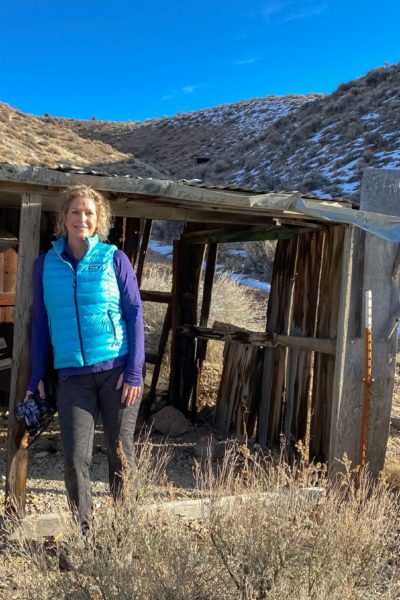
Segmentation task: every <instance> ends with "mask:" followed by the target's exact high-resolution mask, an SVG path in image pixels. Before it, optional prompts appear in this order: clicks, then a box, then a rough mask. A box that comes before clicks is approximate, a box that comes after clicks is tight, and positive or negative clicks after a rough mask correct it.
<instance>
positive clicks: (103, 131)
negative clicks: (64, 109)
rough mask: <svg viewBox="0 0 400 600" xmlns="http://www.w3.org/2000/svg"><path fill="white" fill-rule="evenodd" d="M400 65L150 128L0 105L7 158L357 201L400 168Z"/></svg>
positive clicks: (0, 153) (0, 143)
mask: <svg viewBox="0 0 400 600" xmlns="http://www.w3.org/2000/svg"><path fill="white" fill-rule="evenodd" d="M399 92H400V63H399V64H397V65H391V66H384V67H380V68H377V69H374V70H372V71H370V72H369V73H367V74H366V75H364V76H363V77H360V78H358V79H356V80H354V81H351V82H348V83H343V84H342V85H340V86H339V88H338V89H337V90H336V91H335V92H333V93H332V94H329V95H322V94H310V95H305V96H299V95H297V96H296V95H287V96H281V97H277V96H270V97H266V98H257V99H251V100H244V101H241V102H236V103H233V104H225V105H222V106H217V107H214V108H208V109H205V110H199V111H195V112H191V113H179V114H177V115H175V116H173V117H164V118H160V119H148V120H146V121H143V122H139V121H128V122H112V121H96V120H90V121H80V120H74V119H62V118H54V117H50V116H44V117H34V116H32V115H26V114H24V113H22V112H20V111H18V110H15V109H12V108H10V107H8V106H7V105H5V104H0V160H3V161H8V162H17V163H19V162H23V163H28V164H44V165H50V166H55V165H57V164H58V163H60V162H64V163H68V164H74V165H78V166H86V167H88V168H97V169H103V170H105V171H107V172H110V173H116V174H132V175H140V176H150V177H151V176H153V177H163V176H164V177H172V178H174V179H182V178H186V179H193V178H196V179H201V180H203V181H206V182H208V183H216V184H235V185H238V186H244V187H250V188H253V189H257V190H272V189H284V190H294V189H297V190H300V191H302V192H306V193H307V192H311V193H314V194H317V195H320V196H324V195H325V196H327V197H329V196H337V195H339V196H348V197H353V198H354V199H357V195H358V191H359V185H360V179H361V173H362V171H363V169H364V168H365V167H367V166H374V167H386V168H400V93H399Z"/></svg>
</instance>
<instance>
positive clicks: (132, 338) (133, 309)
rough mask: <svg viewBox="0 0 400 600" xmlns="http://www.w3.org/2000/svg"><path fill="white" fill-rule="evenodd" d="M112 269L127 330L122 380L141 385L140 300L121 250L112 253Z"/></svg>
mask: <svg viewBox="0 0 400 600" xmlns="http://www.w3.org/2000/svg"><path fill="white" fill-rule="evenodd" d="M114 270H115V274H116V276H117V281H118V287H119V292H120V296H121V308H122V316H123V318H124V320H125V323H126V328H127V332H128V344H129V354H128V361H127V364H126V367H125V371H124V382H125V383H129V384H130V385H136V386H141V385H142V383H143V381H142V379H143V377H142V370H143V363H144V358H145V354H144V325H143V313H142V302H141V299H140V293H139V287H138V283H137V279H136V274H135V271H134V270H133V267H132V265H131V263H130V261H129V258H128V257H127V256H126V254H125V253H124V252H122V251H121V250H116V251H115V253H114Z"/></svg>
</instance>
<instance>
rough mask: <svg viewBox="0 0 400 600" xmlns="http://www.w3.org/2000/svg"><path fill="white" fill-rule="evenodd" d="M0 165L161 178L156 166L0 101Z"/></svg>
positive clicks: (46, 118) (53, 120) (49, 118)
mask: <svg viewBox="0 0 400 600" xmlns="http://www.w3.org/2000/svg"><path fill="white" fill-rule="evenodd" d="M0 162H9V163H15V164H28V165H42V166H49V167H57V166H58V165H59V163H67V164H70V165H77V166H80V167H87V168H88V169H89V168H90V169H93V168H95V169H99V170H105V171H108V172H111V173H118V174H121V175H122V174H125V173H127V172H129V173H131V174H132V175H139V176H141V177H160V176H162V175H161V173H160V171H159V170H158V169H156V168H155V167H151V166H149V165H146V164H145V163H143V162H142V161H139V160H136V158H134V157H133V156H132V155H131V154H130V153H124V152H120V151H118V150H117V149H115V148H113V147H112V146H110V145H108V144H106V143H104V142H101V141H92V140H87V139H84V138H82V137H80V136H79V134H77V133H75V132H74V131H72V130H70V129H66V128H65V127H60V126H59V125H58V124H57V122H56V121H55V119H53V118H52V117H41V118H39V117H35V116H33V115H29V114H25V113H23V112H21V111H19V110H16V109H14V108H11V107H10V106H8V105H7V104H4V103H1V102H0Z"/></svg>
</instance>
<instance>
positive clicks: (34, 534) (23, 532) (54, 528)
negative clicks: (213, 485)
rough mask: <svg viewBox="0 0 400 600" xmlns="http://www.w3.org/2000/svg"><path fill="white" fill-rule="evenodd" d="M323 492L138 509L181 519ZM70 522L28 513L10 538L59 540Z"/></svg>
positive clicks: (315, 497) (62, 516)
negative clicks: (213, 510)
mask: <svg viewBox="0 0 400 600" xmlns="http://www.w3.org/2000/svg"><path fill="white" fill-rule="evenodd" d="M323 495H324V489H323V488H319V487H315V488H314V487H307V488H299V489H294V490H290V489H288V490H285V491H281V492H264V493H261V494H241V495H238V496H222V497H221V498H218V499H217V500H215V501H211V500H210V498H196V499H194V500H175V501H173V502H158V503H155V504H150V505H149V506H143V507H142V508H141V510H142V511H143V512H144V513H146V514H147V515H148V516H149V517H151V516H154V515H155V514H156V513H158V512H160V511H161V512H162V513H163V514H166V513H167V514H168V513H171V514H173V515H175V516H177V517H180V518H182V519H184V520H188V521H190V520H192V519H203V518H205V517H207V516H208V515H209V513H210V509H211V508H213V509H215V508H217V509H221V508H224V507H226V508H230V507H233V506H234V504H235V503H240V504H243V505H245V504H246V503H249V502H251V501H252V500H253V501H254V499H256V498H257V499H259V500H261V501H262V503H263V504H264V505H265V506H266V507H268V505H270V504H271V503H272V502H274V501H276V500H279V501H283V500H294V499H295V498H301V499H303V500H305V501H306V502H314V503H317V502H319V500H321V498H322V497H323ZM109 510H111V509H109ZM70 522H71V517H70V514H69V513H50V514H47V515H32V516H29V517H25V518H24V519H23V520H22V521H21V524H20V526H19V527H18V528H17V529H16V530H15V531H14V532H13V533H12V534H11V536H10V539H11V540H17V539H30V540H40V539H43V538H52V539H61V537H62V535H63V533H64V532H65V529H66V528H67V527H68V524H69V523H70Z"/></svg>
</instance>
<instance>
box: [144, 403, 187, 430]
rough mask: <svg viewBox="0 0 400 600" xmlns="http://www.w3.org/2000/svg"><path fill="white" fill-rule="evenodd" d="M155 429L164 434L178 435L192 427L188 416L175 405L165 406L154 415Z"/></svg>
mask: <svg viewBox="0 0 400 600" xmlns="http://www.w3.org/2000/svg"><path fill="white" fill-rule="evenodd" d="M153 429H155V431H159V432H160V433H162V434H163V435H170V436H171V437H178V436H179V435H183V434H184V433H186V432H187V431H189V429H190V423H189V421H188V420H187V419H186V417H185V416H184V415H183V414H182V413H181V412H180V411H179V410H177V409H176V408H174V407H173V406H164V408H162V409H161V410H159V411H158V413H156V414H155V415H154V419H153Z"/></svg>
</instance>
